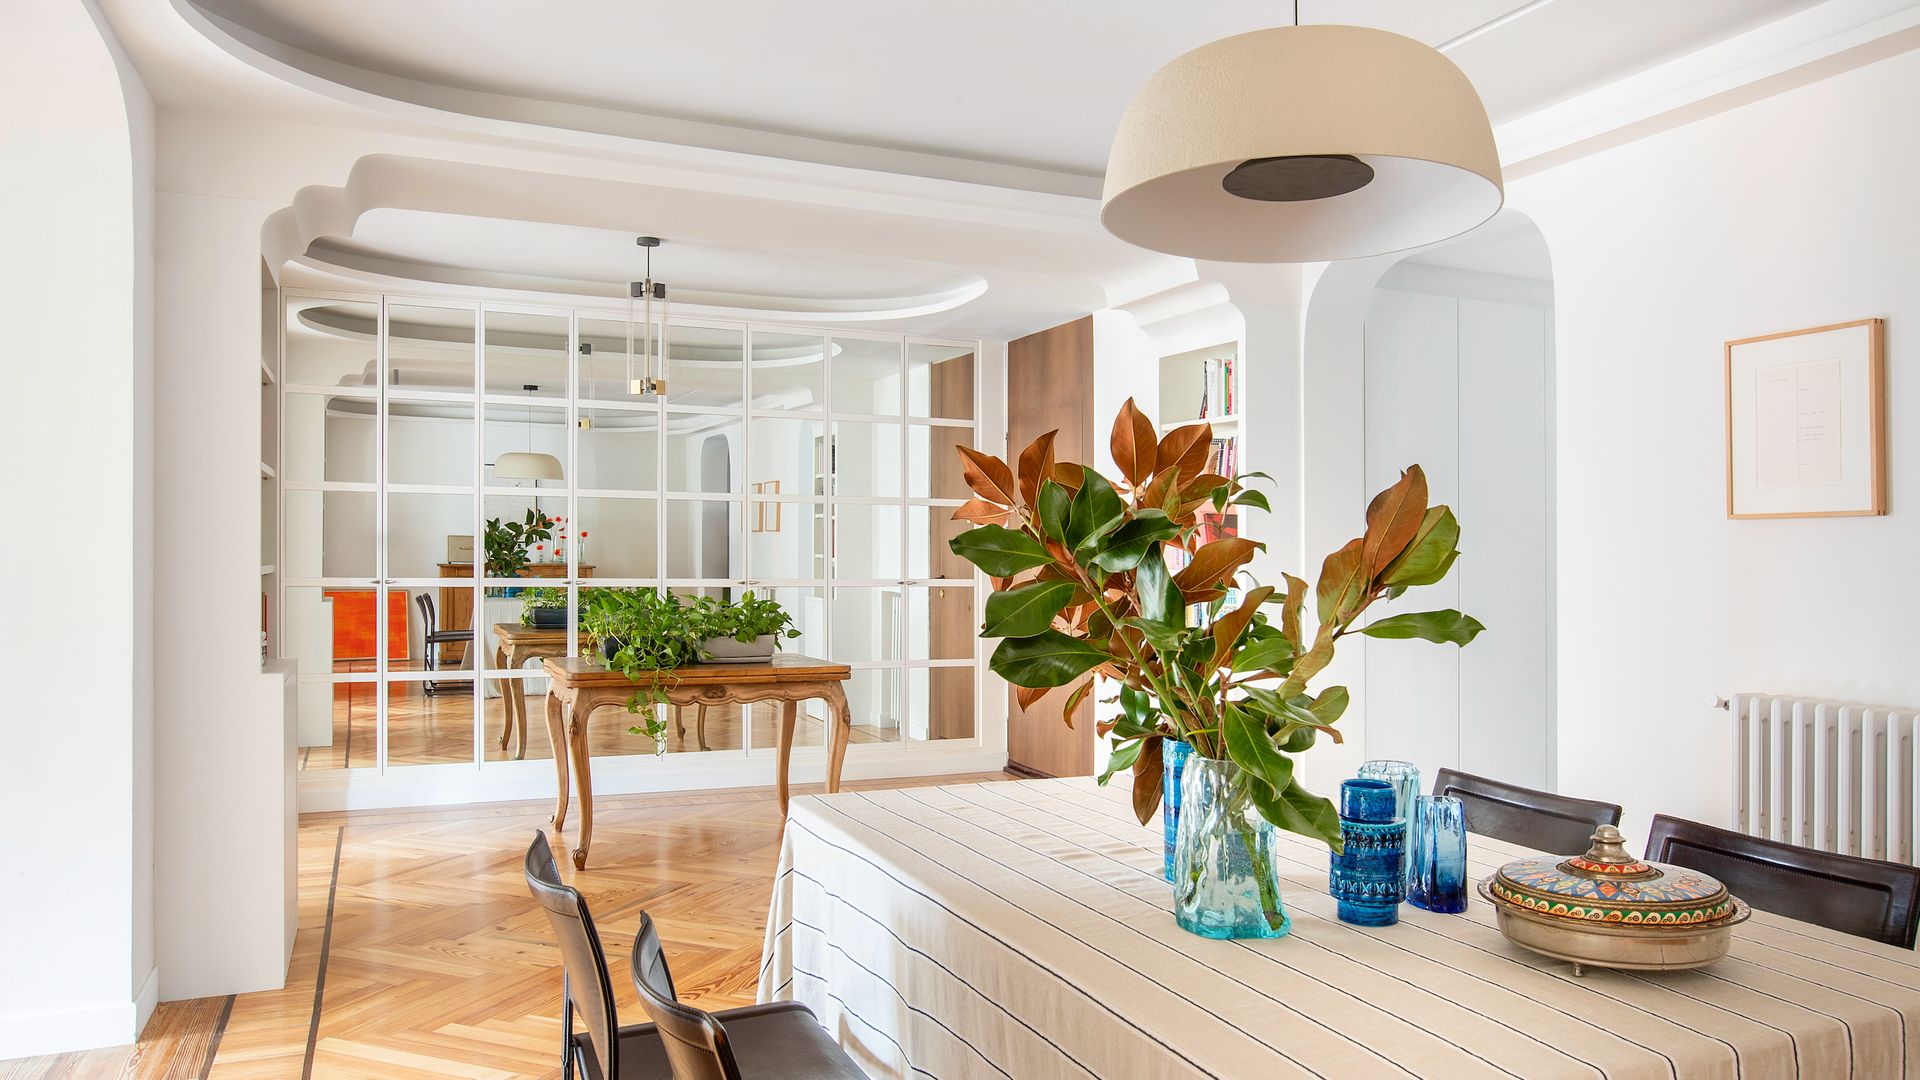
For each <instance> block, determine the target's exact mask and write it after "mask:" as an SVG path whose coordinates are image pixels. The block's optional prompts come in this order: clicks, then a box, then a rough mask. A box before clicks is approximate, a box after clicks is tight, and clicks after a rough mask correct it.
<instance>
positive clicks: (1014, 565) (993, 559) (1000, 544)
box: [947, 525, 1053, 577]
mask: <svg viewBox="0 0 1920 1080" xmlns="http://www.w3.org/2000/svg"><path fill="white" fill-rule="evenodd" d="M947 546H948V547H949V548H951V549H953V553H954V554H955V555H958V556H960V557H961V558H963V559H965V560H967V561H968V562H970V563H972V564H973V565H975V566H977V567H979V568H980V569H981V570H983V571H985V572H986V573H987V574H988V575H990V576H992V577H1012V576H1013V575H1015V574H1017V573H1019V572H1020V571H1022V570H1031V569H1033V568H1034V567H1036V566H1045V565H1047V564H1048V563H1050V562H1052V561H1053V556H1052V555H1051V554H1048V552H1047V549H1046V548H1044V547H1041V546H1040V541H1038V540H1035V539H1034V538H1033V537H1031V536H1029V535H1027V534H1026V533H1023V532H1016V531H1014V530H1013V529H1009V528H1007V527H1006V526H1004V525H981V526H978V527H976V528H972V529H968V530H967V531H966V532H963V533H961V534H960V535H959V536H956V537H954V538H953V539H952V540H951V541H949V542H948V544H947Z"/></svg>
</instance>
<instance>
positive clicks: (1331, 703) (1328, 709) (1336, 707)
mask: <svg viewBox="0 0 1920 1080" xmlns="http://www.w3.org/2000/svg"><path fill="white" fill-rule="evenodd" d="M1347 703H1348V694H1347V688H1346V687H1344V686H1329V687H1327V688H1326V689H1325V690H1322V691H1321V692H1320V696H1319V697H1317V698H1314V699H1313V703H1312V704H1310V705H1308V706H1307V711H1308V712H1310V713H1312V714H1313V716H1314V719H1316V720H1318V721H1320V722H1321V723H1323V724H1331V723H1333V722H1334V721H1336V720H1338V719H1340V717H1341V715H1342V714H1344V713H1345V712H1346V711H1347Z"/></svg>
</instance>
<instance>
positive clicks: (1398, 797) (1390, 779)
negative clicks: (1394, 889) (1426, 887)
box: [1356, 759, 1420, 892]
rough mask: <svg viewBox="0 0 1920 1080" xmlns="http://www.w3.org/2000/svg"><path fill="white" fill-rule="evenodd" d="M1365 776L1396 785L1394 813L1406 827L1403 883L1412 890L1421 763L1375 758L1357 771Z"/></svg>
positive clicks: (1394, 786) (1418, 836)
mask: <svg viewBox="0 0 1920 1080" xmlns="http://www.w3.org/2000/svg"><path fill="white" fill-rule="evenodd" d="M1356 775H1358V776H1359V777H1360V779H1362V780H1385V781H1386V782H1387V783H1389V784H1392V785H1393V790H1394V814H1395V815H1396V816H1397V817H1399V818H1400V820H1401V822H1402V823H1403V824H1405V825H1406V827H1407V840H1406V850H1407V858H1405V859H1402V860H1401V861H1402V862H1403V863H1405V864H1406V865H1405V873H1404V874H1403V875H1402V878H1401V887H1402V888H1403V889H1405V890H1406V891H1408V892H1412V891H1413V850H1414V848H1415V847H1416V846H1417V845H1418V844H1419V842H1420V822H1419V820H1418V819H1416V818H1415V817H1414V814H1413V801H1414V800H1415V799H1417V798H1419V797H1420V767H1419V766H1418V765H1415V764H1414V763H1413V762H1411V761H1394V760H1391V759H1376V760H1373V761H1369V762H1366V763H1365V764H1363V765H1361V766H1360V771H1359V772H1358V773H1357V774H1356Z"/></svg>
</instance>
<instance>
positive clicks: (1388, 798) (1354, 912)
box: [1327, 780, 1407, 926]
mask: <svg viewBox="0 0 1920 1080" xmlns="http://www.w3.org/2000/svg"><path fill="white" fill-rule="evenodd" d="M1395 794H1396V793H1395V791H1394V785H1392V784H1390V783H1388V782H1387V781H1385V780H1346V781H1342V782H1341V784H1340V840H1341V851H1340V854H1338V855H1335V856H1334V857H1333V861H1332V863H1331V864H1330V865H1329V868H1328V870H1327V891H1328V892H1330V893H1332V894H1333V898H1334V900H1336V901H1338V909H1337V910H1338V913H1339V915H1340V921H1341V922H1347V923H1352V924H1354V925H1355V926H1392V925H1393V924H1394V923H1397V922H1399V921H1400V901H1401V900H1403V899H1405V898H1406V877H1405V874H1406V871H1405V868H1404V863H1405V861H1406V850H1407V823H1406V822H1405V821H1404V820H1403V819H1402V818H1400V817H1399V815H1398V813H1397V812H1396V807H1395V804H1394V799H1395Z"/></svg>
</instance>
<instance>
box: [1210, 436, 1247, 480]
mask: <svg viewBox="0 0 1920 1080" xmlns="http://www.w3.org/2000/svg"><path fill="white" fill-rule="evenodd" d="M1239 459H1240V440H1239V439H1235V438H1231V437H1222V438H1218V439H1215V440H1213V446H1212V448H1211V449H1209V450H1208V451H1207V471H1208V472H1210V473H1214V474H1216V475H1218V476H1224V477H1227V478H1228V479H1232V478H1233V477H1235V476H1238V475H1239V474H1238V473H1237V472H1235V471H1234V470H1235V469H1237V468H1239V466H1240V460H1239Z"/></svg>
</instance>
